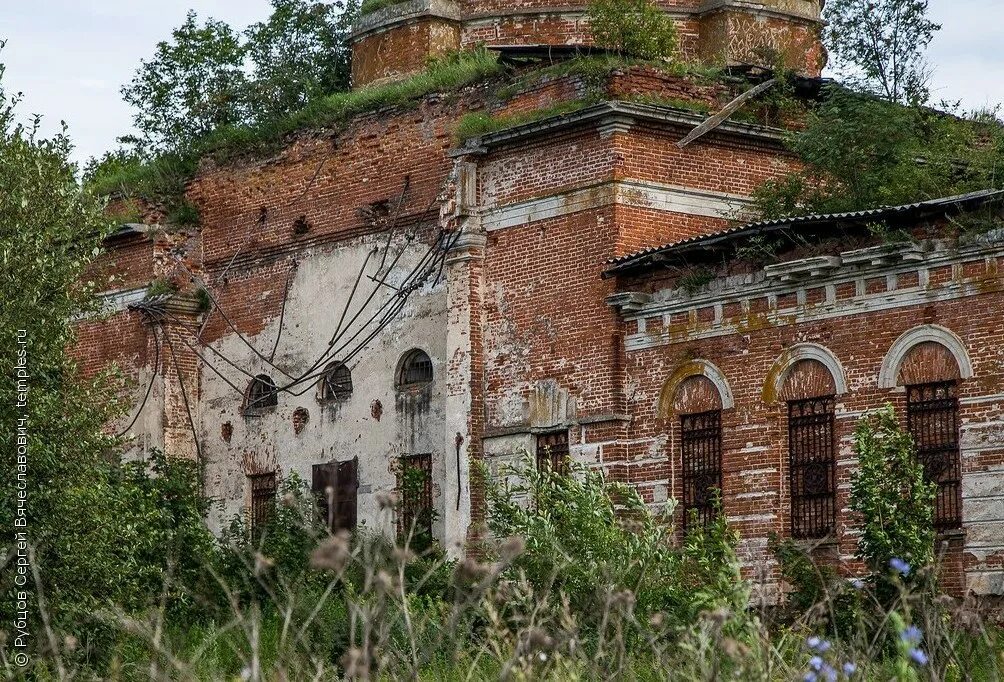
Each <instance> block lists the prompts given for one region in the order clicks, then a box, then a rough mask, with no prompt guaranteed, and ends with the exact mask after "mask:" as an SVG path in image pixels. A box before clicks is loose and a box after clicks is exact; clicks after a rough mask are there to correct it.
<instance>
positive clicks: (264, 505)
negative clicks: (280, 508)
mask: <svg viewBox="0 0 1004 682" xmlns="http://www.w3.org/2000/svg"><path fill="white" fill-rule="evenodd" d="M248 482H249V483H250V485H251V534H252V535H258V534H259V533H260V532H261V531H262V529H263V528H265V524H266V523H268V517H269V514H271V513H272V509H273V508H274V507H275V495H276V489H277V488H276V478H275V472H271V473H267V474H252V475H250V476H248Z"/></svg>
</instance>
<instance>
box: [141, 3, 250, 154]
mask: <svg viewBox="0 0 1004 682" xmlns="http://www.w3.org/2000/svg"><path fill="white" fill-rule="evenodd" d="M246 57H247V47H246V45H244V43H243V42H242V41H241V38H240V35H239V34H238V33H237V32H236V31H234V29H233V28H231V27H230V26H229V25H228V24H226V23H224V22H221V21H215V20H213V19H208V20H206V22H205V23H200V22H199V19H198V16H197V15H196V13H195V11H194V10H192V11H189V12H188V16H187V17H186V19H185V23H183V24H182V25H181V26H179V27H178V28H176V29H174V30H173V31H172V32H171V40H170V41H161V42H160V43H158V44H157V49H156V51H155V53H154V56H153V57H152V58H151V59H149V60H146V61H143V62H142V63H141V65H140V68H139V69H138V70H137V72H136V75H135V76H134V77H133V79H132V81H131V82H130V83H129V84H128V85H126V86H124V87H123V88H122V96H123V98H124V99H125V101H126V102H128V103H129V104H131V105H132V106H133V107H134V109H135V110H136V113H135V114H134V117H133V124H134V125H135V127H136V128H137V129H138V130H139V131H140V135H141V137H140V139H139V140H138V141H137V142H138V145H139V147H140V148H141V149H144V150H151V151H157V152H163V151H171V152H177V151H178V150H183V149H186V148H187V147H188V146H189V145H190V144H192V142H193V141H195V140H197V139H199V138H201V137H204V136H205V135H207V134H208V133H210V132H212V131H213V130H216V129H217V128H219V127H221V126H225V125H234V124H239V123H242V122H244V121H246V120H247V118H248V114H249V111H250V109H249V107H250V105H251V102H250V101H249V100H248V98H247V92H248V77H247V74H246V73H245V70H244V61H245V59H246Z"/></svg>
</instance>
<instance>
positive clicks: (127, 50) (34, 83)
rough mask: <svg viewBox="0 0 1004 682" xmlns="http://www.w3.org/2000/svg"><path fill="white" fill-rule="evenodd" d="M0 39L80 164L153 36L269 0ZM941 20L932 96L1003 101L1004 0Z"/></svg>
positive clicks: (26, 18) (120, 128)
mask: <svg viewBox="0 0 1004 682" xmlns="http://www.w3.org/2000/svg"><path fill="white" fill-rule="evenodd" d="M0 1H2V4H3V5H4V6H3V9H2V10H0V38H5V39H6V40H7V45H6V47H5V48H4V50H3V52H2V53H0V62H2V63H5V64H6V65H7V73H6V75H5V78H4V84H5V86H6V88H7V89H8V91H10V92H17V91H22V92H24V95H25V97H24V101H23V104H22V106H21V111H22V113H23V114H28V113H38V114H42V115H43V116H44V117H45V121H46V128H47V129H49V130H51V129H54V128H56V127H58V125H59V121H60V120H65V121H66V122H67V123H68V124H69V126H70V134H71V136H72V138H73V140H74V142H75V143H76V145H77V151H76V157H77V158H78V159H79V160H84V159H86V158H88V157H90V156H92V155H97V154H100V153H102V152H103V151H105V150H107V149H110V148H112V147H114V146H115V138H116V137H118V136H119V135H122V134H124V133H126V132H129V130H130V120H131V117H130V111H129V107H128V106H126V104H125V103H123V102H122V99H121V97H120V95H119V87H120V86H121V85H122V84H123V83H125V82H127V81H128V80H129V79H130V77H131V76H132V73H133V71H134V70H135V68H136V66H137V65H138V64H139V61H140V59H143V58H145V57H149V56H150V55H151V54H152V52H153V49H154V46H155V45H156V43H157V41H159V40H162V39H164V38H167V37H168V36H169V35H170V32H171V29H172V28H173V27H175V26H178V25H179V24H181V23H182V21H184V18H185V12H186V11H187V10H188V9H189V8H194V9H195V10H197V11H198V12H199V14H200V15H201V16H206V15H209V16H213V17H215V18H217V19H222V20H225V21H227V22H229V23H231V24H233V25H235V26H240V27H242V28H243V27H244V26H247V25H248V24H250V23H253V22H255V21H258V20H261V19H264V18H265V17H266V16H267V14H268V8H269V2H268V0H0ZM930 8H931V14H932V15H933V17H932V18H933V19H935V20H936V21H938V22H940V23H941V24H942V25H943V29H942V30H941V32H940V33H939V34H938V35H937V37H936V38H935V40H934V43H933V44H932V46H931V50H930V54H929V59H930V62H931V65H932V67H933V69H934V82H933V87H932V94H933V99H934V100H935V101H937V100H940V99H947V100H962V101H963V105H964V106H965V107H966V108H968V109H972V108H977V107H984V106H988V105H989V106H994V105H997V104H999V103H1002V102H1004V50H1002V49H1001V26H1004V3H1002V2H1001V1H1000V0H930Z"/></svg>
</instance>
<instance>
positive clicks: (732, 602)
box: [485, 457, 745, 627]
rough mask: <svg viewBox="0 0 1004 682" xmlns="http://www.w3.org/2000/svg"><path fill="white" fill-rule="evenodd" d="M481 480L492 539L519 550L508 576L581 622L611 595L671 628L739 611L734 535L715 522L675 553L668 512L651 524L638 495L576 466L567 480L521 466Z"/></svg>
mask: <svg viewBox="0 0 1004 682" xmlns="http://www.w3.org/2000/svg"><path fill="white" fill-rule="evenodd" d="M485 476H486V478H487V479H489V483H488V486H487V499H488V502H489V511H488V527H489V529H490V530H491V532H492V534H493V535H494V536H495V537H500V538H506V537H519V538H522V539H523V541H524V542H525V551H524V552H523V553H522V554H521V555H520V556H519V557H518V558H517V559H515V561H514V562H513V570H514V571H518V572H520V573H522V574H524V575H525V576H526V579H527V580H528V581H529V583H530V585H532V586H533V588H534V589H535V590H537V591H538V592H539V593H541V594H545V593H547V592H551V593H554V592H558V593H560V594H561V595H562V596H563V597H564V598H565V599H567V601H568V604H569V606H570V608H571V609H572V610H573V611H574V612H576V613H579V614H582V616H581V617H582V618H583V620H584V621H585V622H586V623H590V622H591V619H590V618H589V614H591V613H595V614H601V613H603V612H604V610H605V607H604V605H605V604H606V605H608V602H609V600H610V599H611V598H614V597H613V595H617V594H630V595H631V600H632V602H633V604H634V605H635V608H636V609H637V613H638V616H639V617H643V618H648V617H649V616H651V615H653V614H655V613H663V614H665V618H666V619H667V626H672V627H682V626H683V624H684V623H686V622H690V621H691V620H692V619H693V618H696V617H697V615H698V614H699V613H701V612H702V611H705V610H714V609H715V608H722V607H732V608H736V607H738V606H739V605H740V604H741V603H742V600H743V596H744V594H745V593H744V583H743V582H742V580H740V579H739V573H738V563H737V560H736V557H735V553H734V546H735V542H736V536H735V534H734V533H733V532H731V531H730V530H728V528H727V526H726V524H725V520H724V515H719V517H718V521H716V522H715V523H714V524H712V526H711V527H710V528H708V529H702V528H700V527H699V526H698V527H697V528H696V529H695V530H694V531H692V532H690V533H688V534H687V536H686V538H685V541H684V543H683V546H682V547H677V546H676V545H675V543H674V540H673V536H674V531H673V526H672V523H671V519H672V508H673V506H672V505H670V506H669V507H668V508H667V509H666V510H665V512H664V514H663V515H662V516H656V515H655V514H653V513H652V512H651V510H649V508H648V507H647V506H646V505H645V503H644V502H643V501H642V499H641V497H640V496H639V495H638V492H637V490H635V489H634V488H633V487H631V486H628V485H625V484H620V483H610V482H607V481H605V480H604V478H603V475H602V474H601V473H600V472H598V471H595V470H590V469H587V468H585V467H583V466H581V465H577V464H571V465H570V471H569V472H568V473H559V472H551V471H538V469H537V467H536V466H534V462H533V461H532V460H531V459H530V458H529V457H526V458H524V459H523V460H522V461H521V462H520V463H519V464H517V465H515V466H513V467H506V468H504V469H502V470H500V472H499V474H498V476H497V477H496V478H491V477H489V476H487V474H485ZM667 522H670V523H667ZM591 624H592V625H594V626H595V625H596V623H591Z"/></svg>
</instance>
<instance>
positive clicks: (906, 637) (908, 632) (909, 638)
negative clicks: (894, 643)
mask: <svg viewBox="0 0 1004 682" xmlns="http://www.w3.org/2000/svg"><path fill="white" fill-rule="evenodd" d="M923 637H924V633H922V632H921V631H920V628H918V627H917V626H916V625H911V626H909V627H907V628H906V629H905V630H903V632H901V633H899V638H900V641H902V642H905V643H907V644H913V645H914V646H916V645H917V644H920V640H921V639H922V638H923Z"/></svg>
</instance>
